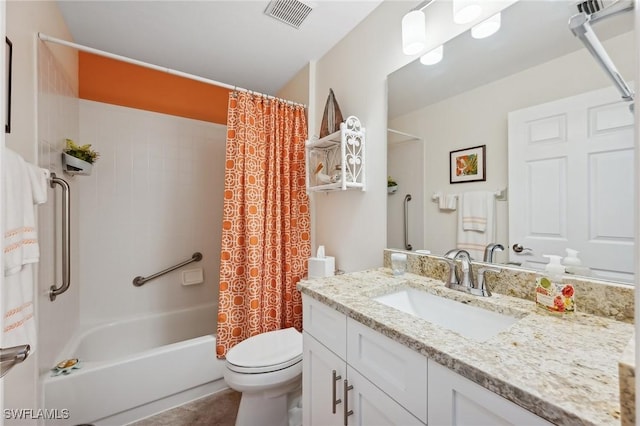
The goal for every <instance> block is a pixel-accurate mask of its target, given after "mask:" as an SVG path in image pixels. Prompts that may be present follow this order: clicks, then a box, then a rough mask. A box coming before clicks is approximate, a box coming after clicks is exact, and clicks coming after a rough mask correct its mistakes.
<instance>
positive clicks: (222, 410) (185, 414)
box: [129, 389, 242, 426]
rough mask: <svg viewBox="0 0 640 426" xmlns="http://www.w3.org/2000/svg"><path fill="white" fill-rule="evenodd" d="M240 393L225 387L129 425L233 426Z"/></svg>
mask: <svg viewBox="0 0 640 426" xmlns="http://www.w3.org/2000/svg"><path fill="white" fill-rule="evenodd" d="M241 395H242V394H241V393H240V392H236V391H234V390H232V389H226V390H223V391H220V392H217V393H215V394H213V395H210V396H205V397H204V398H200V399H197V400H195V401H193V402H190V403H188V404H184V405H181V406H179V407H176V408H173V409H171V410H167V411H165V412H163V413H160V414H157V415H155V416H152V417H147V418H146V419H144V420H140V421H138V422H135V423H131V424H130V425H129V426H192V425H193V426H196V425H200V426H205V425H207V426H233V425H234V424H235V421H236V414H237V413H238V405H239V404H240V396H241Z"/></svg>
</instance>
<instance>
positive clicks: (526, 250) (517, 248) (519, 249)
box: [511, 243, 533, 255]
mask: <svg viewBox="0 0 640 426" xmlns="http://www.w3.org/2000/svg"><path fill="white" fill-rule="evenodd" d="M511 248H512V249H513V251H514V252H516V253H518V254H522V255H525V254H526V255H532V254H533V249H531V248H529V247H523V246H522V244H520V243H515V244H514V245H513V247H511Z"/></svg>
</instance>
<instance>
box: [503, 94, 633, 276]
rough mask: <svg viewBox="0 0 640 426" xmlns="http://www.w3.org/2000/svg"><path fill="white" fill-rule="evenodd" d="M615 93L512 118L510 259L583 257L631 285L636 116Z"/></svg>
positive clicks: (599, 272) (538, 261) (598, 271)
mask: <svg viewBox="0 0 640 426" xmlns="http://www.w3.org/2000/svg"><path fill="white" fill-rule="evenodd" d="M628 106H629V104H628V103H627V102H620V101H619V95H618V94H617V93H616V92H615V91H614V90H613V89H601V90H596V91H593V92H588V93H585V94H582V95H578V96H573V97H570V98H565V99H560V100H557V101H554V102H550V103H546V104H542V105H537V106H533V107H530V108H525V109H522V110H519V111H514V112H511V113H509V186H510V190H509V196H510V200H509V217H510V218H511V220H510V221H509V245H510V248H511V247H512V246H513V244H516V243H518V244H521V245H522V246H524V247H528V248H531V249H533V255H531V254H529V255H518V254H517V253H514V251H513V250H510V255H509V259H510V260H511V261H518V262H527V266H530V267H534V268H535V267H536V266H537V267H540V266H541V265H542V264H544V263H547V260H546V259H544V258H543V257H542V255H543V254H556V255H561V256H565V255H566V252H565V249H566V248H567V247H568V248H572V249H574V250H578V251H579V252H580V258H581V259H582V263H583V265H585V266H588V267H590V268H591V269H592V270H593V273H594V275H596V276H600V277H602V278H613V279H620V280H631V279H632V278H633V268H634V263H633V253H634V249H633V247H634V217H633V212H634V192H635V191H634V186H635V179H634V166H633V164H634V147H633V125H634V118H633V114H632V113H631V112H630V111H629V107H628Z"/></svg>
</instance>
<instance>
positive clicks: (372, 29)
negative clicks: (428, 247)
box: [309, 1, 513, 272]
mask: <svg viewBox="0 0 640 426" xmlns="http://www.w3.org/2000/svg"><path fill="white" fill-rule="evenodd" d="M417 3H418V2H415V1H384V2H383V3H382V4H381V5H380V6H379V7H378V8H377V9H375V10H374V11H373V12H372V13H371V14H370V15H369V16H368V17H367V18H366V19H365V20H364V21H362V22H361V23H360V24H359V25H358V26H357V27H356V28H355V29H354V30H353V31H352V32H350V33H349V34H348V35H347V36H346V37H345V38H343V39H342V40H341V41H340V43H338V44H337V45H336V46H335V47H334V48H333V49H331V50H330V51H329V52H328V53H327V54H326V55H325V56H323V57H322V58H321V59H320V60H318V62H317V64H316V67H315V68H316V69H315V70H314V72H312V73H311V85H312V87H311V90H312V91H314V92H315V95H316V96H315V98H316V100H315V101H314V103H313V104H312V105H310V110H309V114H310V115H311V117H310V120H309V122H310V134H311V135H313V134H317V133H318V131H317V126H316V123H320V121H321V117H322V113H323V110H324V104H325V102H326V99H327V95H328V93H329V88H332V89H333V91H334V92H335V95H336V98H337V100H338V103H339V105H340V109H341V111H342V114H343V116H345V117H346V116H348V115H355V116H357V117H358V118H360V120H361V121H362V123H363V125H364V126H365V127H366V131H367V140H366V144H367V145H366V164H367V165H366V167H367V191H366V192H364V193H361V192H358V191H353V192H352V191H346V192H333V193H329V194H314V196H313V199H312V203H314V207H315V211H316V220H315V223H314V225H315V232H316V238H315V241H314V245H317V244H324V245H325V246H326V248H327V253H328V254H330V255H334V256H336V266H337V267H338V268H340V269H343V270H345V271H347V272H348V271H355V270H361V269H366V268H370V267H375V266H380V265H381V264H382V252H383V249H384V248H385V246H386V239H387V238H386V229H387V219H386V217H387V214H386V211H387V208H386V202H387V190H386V187H387V185H386V176H387V174H386V168H387V165H386V158H387V146H386V139H387V136H386V129H387V98H386V77H387V75H388V74H390V73H391V72H393V71H395V70H396V69H398V68H400V67H401V66H403V65H405V64H407V63H409V62H410V61H411V60H413V59H415V58H416V56H414V57H409V56H405V55H403V53H402V47H401V26H400V23H401V21H402V17H403V15H404V14H405V13H407V12H408V11H409V10H411V9H412V8H413V7H415V6H416V5H417ZM511 3H513V1H504V2H491V3H490V4H487V6H488V7H487V10H486V12H485V13H484V14H483V16H481V17H479V18H478V20H477V21H474V22H472V23H470V24H468V25H455V24H453V20H452V10H451V3H450V2H447V1H443V2H434V3H433V4H432V5H431V6H429V7H428V8H427V9H426V10H425V13H426V16H427V18H426V21H427V22H426V23H427V31H428V40H429V43H430V44H429V46H428V47H427V49H430V48H433V47H435V46H437V45H439V44H442V43H443V42H445V41H446V40H449V39H451V38H452V37H453V36H455V35H457V34H459V33H461V32H463V31H465V30H467V29H468V28H470V27H471V26H472V25H473V24H475V23H476V22H478V21H480V20H482V19H484V18H485V17H488V16H490V15H492V14H494V13H495V12H496V11H498V10H501V9H503V8H505V7H507V6H508V5H509V4H511Z"/></svg>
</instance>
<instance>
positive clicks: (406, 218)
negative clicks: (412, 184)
mask: <svg viewBox="0 0 640 426" xmlns="http://www.w3.org/2000/svg"><path fill="white" fill-rule="evenodd" d="M409 201H411V194H407V195H405V196H404V248H405V250H413V247H412V246H411V244H409V242H408V241H409Z"/></svg>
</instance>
